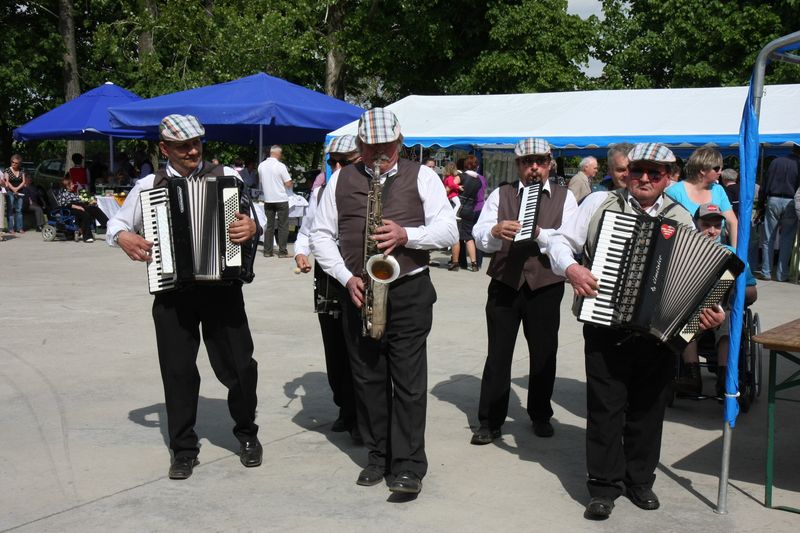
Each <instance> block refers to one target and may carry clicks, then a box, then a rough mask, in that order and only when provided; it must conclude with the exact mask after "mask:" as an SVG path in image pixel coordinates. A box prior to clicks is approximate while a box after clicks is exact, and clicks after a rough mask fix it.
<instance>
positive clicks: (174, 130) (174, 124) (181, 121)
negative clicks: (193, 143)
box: [158, 114, 206, 142]
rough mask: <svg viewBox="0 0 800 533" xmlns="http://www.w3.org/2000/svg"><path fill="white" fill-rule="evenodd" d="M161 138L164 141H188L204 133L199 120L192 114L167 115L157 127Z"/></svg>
mask: <svg viewBox="0 0 800 533" xmlns="http://www.w3.org/2000/svg"><path fill="white" fill-rule="evenodd" d="M158 133H159V134H160V135H161V139H163V140H165V141H177V142H181V141H188V140H190V139H196V138H197V137H202V136H203V135H205V134H206V130H205V128H204V127H203V125H202V124H200V121H199V120H197V118H196V117H194V116H192V115H178V114H173V115H167V116H166V117H164V118H163V119H162V120H161V124H160V125H159V127H158Z"/></svg>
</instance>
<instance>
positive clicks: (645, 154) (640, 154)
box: [628, 143, 675, 165]
mask: <svg viewBox="0 0 800 533" xmlns="http://www.w3.org/2000/svg"><path fill="white" fill-rule="evenodd" d="M628 161H629V162H630V163H634V162H635V161H649V162H651V163H657V164H659V165H668V164H670V163H674V162H675V154H673V153H672V150H670V149H669V148H667V147H666V146H665V145H663V144H661V143H638V144H636V145H634V147H633V149H632V150H631V151H630V152H628Z"/></svg>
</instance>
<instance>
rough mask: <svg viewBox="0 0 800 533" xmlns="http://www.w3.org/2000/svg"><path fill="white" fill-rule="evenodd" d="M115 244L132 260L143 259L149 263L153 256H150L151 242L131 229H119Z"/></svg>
mask: <svg viewBox="0 0 800 533" xmlns="http://www.w3.org/2000/svg"><path fill="white" fill-rule="evenodd" d="M117 245H119V247H120V248H122V251H123V252H125V253H126V254H127V255H128V257H130V258H131V260H133V261H144V262H145V263H149V262H150V261H151V260H152V259H153V258H152V257H151V256H150V251H151V250H152V249H153V243H152V242H150V241H148V240H145V238H144V237H142V236H141V235H139V234H138V233H133V232H132V231H120V232H119V236H118V237H117Z"/></svg>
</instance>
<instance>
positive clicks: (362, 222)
mask: <svg viewBox="0 0 800 533" xmlns="http://www.w3.org/2000/svg"><path fill="white" fill-rule="evenodd" d="M419 167H420V165H419V163H414V162H413V161H408V160H406V159H399V160H398V161H397V174H395V175H394V176H392V177H390V178H387V179H386V181H385V182H384V186H383V218H384V219H388V220H391V221H393V222H396V223H397V224H399V225H400V226H403V227H417V226H424V225H425V210H424V208H423V206H422V200H421V199H420V197H419V190H418V189H417V177H418V175H419ZM369 180H370V177H369V175H368V174H367V171H366V170H365V169H364V164H363V163H356V164H355V165H348V166H346V167H344V168H343V169H342V170H340V171H339V177H338V181H337V183H336V208H337V211H338V212H339V248H340V250H341V253H342V258H344V264H345V266H347V269H348V270H350V272H352V273H353V274H354V275H356V276H360V275H361V272H362V271H363V270H364V231H365V228H366V223H367V222H366V220H367V195H368V194H369ZM391 255H393V256H394V258H395V259H397V261H398V263H400V276H404V275H406V274H408V273H409V272H411V271H412V270H415V269H417V268H420V267H423V266H427V264H428V262H429V260H430V254H429V252H428V251H427V250H413V249H411V248H404V247H400V248H395V250H394V251H393V252H392V254H391Z"/></svg>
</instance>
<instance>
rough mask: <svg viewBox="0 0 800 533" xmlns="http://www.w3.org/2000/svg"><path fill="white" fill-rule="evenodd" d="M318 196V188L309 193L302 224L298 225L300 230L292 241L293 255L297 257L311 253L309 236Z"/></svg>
mask: <svg viewBox="0 0 800 533" xmlns="http://www.w3.org/2000/svg"><path fill="white" fill-rule="evenodd" d="M318 196H319V187H317V188H316V189H314V190H313V191H312V192H311V197H310V198H309V199H308V209H306V214H305V216H304V217H303V222H302V223H301V224H300V229H299V230H297V239H295V241H294V255H295V257H297V256H298V255H300V254H303V255H306V256H307V255H309V254H310V253H311V245H310V244H309V239H308V237H309V235H310V234H311V228H312V227H313V226H314V215H315V214H316V212H317V197H318Z"/></svg>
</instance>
